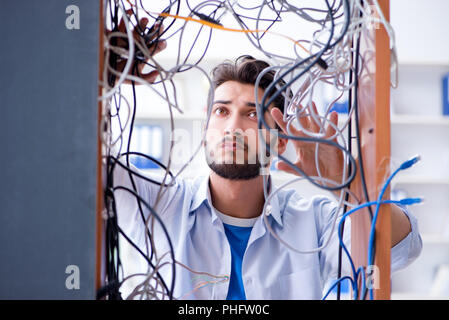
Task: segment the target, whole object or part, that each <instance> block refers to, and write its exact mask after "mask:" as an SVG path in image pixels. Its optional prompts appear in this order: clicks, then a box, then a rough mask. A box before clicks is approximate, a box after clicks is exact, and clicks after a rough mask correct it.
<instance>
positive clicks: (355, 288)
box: [323, 198, 422, 300]
mask: <svg viewBox="0 0 449 320" xmlns="http://www.w3.org/2000/svg"><path fill="white" fill-rule="evenodd" d="M421 201H422V200H421V198H405V199H401V200H383V201H380V202H378V201H370V202H366V203H363V204H361V205H359V206H357V207H355V208H353V209H351V210H349V211H348V212H346V213H345V214H344V215H343V216H342V218H341V219H340V222H339V228H338V230H339V232H338V239H339V242H340V245H341V247H342V248H343V250H344V252H345V254H346V256H347V257H348V259H349V262H350V264H351V269H352V272H353V275H354V279H352V278H351V277H349V276H345V277H342V278H339V279H337V280H336V281H335V283H334V284H333V285H332V286H331V287H330V288H329V289H328V291H327V293H326V294H325V296H324V297H323V300H325V299H326V297H327V296H328V295H329V293H330V292H331V291H332V289H333V288H334V287H335V286H336V285H337V284H338V283H339V282H341V281H343V280H345V279H350V280H352V281H351V284H352V288H353V291H354V297H355V299H356V298H357V296H358V285H357V279H358V276H359V274H361V275H362V277H363V279H362V280H363V281H362V284H363V286H365V283H364V279H365V274H364V270H363V267H359V268H358V269H357V270H355V266H354V261H353V260H352V258H351V254H350V253H349V251H348V249H347V248H346V246H345V244H344V242H343V239H342V234H341V232H340V230H341V228H340V227H341V224H342V223H343V221H344V220H345V219H346V218H347V217H348V216H350V215H351V214H353V213H354V212H356V211H358V210H360V209H363V208H366V207H368V206H372V205H377V206H378V207H379V206H380V205H381V204H401V205H411V204H415V203H420V202H421ZM362 271H363V272H362ZM362 292H363V291H362Z"/></svg>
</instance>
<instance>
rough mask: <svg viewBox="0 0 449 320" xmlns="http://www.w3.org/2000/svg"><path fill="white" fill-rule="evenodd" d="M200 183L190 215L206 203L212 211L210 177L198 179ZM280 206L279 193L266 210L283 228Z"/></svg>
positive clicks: (270, 183) (271, 186) (271, 189)
mask: <svg viewBox="0 0 449 320" xmlns="http://www.w3.org/2000/svg"><path fill="white" fill-rule="evenodd" d="M198 179H199V181H198V180H197V181H198V183H199V186H198V189H197V190H196V192H195V193H194V196H193V199H192V203H191V205H190V213H192V212H194V211H195V210H196V209H198V208H199V207H200V206H201V204H202V203H203V202H204V201H206V203H207V205H208V206H209V209H210V210H212V203H211V202H210V201H211V200H210V196H208V194H210V190H209V175H207V176H204V177H201V178H198ZM268 181H269V185H270V191H269V194H271V193H272V192H273V191H274V190H273V185H272V178H271V176H270V179H269V180H268ZM280 206H281V204H280V203H279V193H277V194H276V195H274V196H273V197H272V198H271V200H270V203H269V204H268V205H267V208H266V211H267V212H266V215H267V216H270V215H271V216H272V217H273V219H274V220H275V221H276V222H277V223H278V224H279V225H280V226H281V227H282V226H283V224H282V214H281V210H280ZM212 215H213V216H214V218H217V217H216V216H215V215H214V214H212Z"/></svg>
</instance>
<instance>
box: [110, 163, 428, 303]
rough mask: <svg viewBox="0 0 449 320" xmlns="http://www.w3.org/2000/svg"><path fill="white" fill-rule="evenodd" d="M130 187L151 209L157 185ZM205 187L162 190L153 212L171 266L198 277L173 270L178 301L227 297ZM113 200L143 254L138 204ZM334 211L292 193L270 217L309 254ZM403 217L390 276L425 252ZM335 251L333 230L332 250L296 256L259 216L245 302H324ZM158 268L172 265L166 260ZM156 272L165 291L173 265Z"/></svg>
mask: <svg viewBox="0 0 449 320" xmlns="http://www.w3.org/2000/svg"><path fill="white" fill-rule="evenodd" d="M134 170H136V169H135V168H134ZM151 178H152V179H155V177H153V176H151ZM134 180H135V183H136V186H137V191H138V193H139V195H140V196H141V197H142V198H143V199H145V200H146V201H147V202H148V203H149V204H150V205H153V204H154V202H155V199H156V196H157V193H158V190H159V186H158V185H156V184H153V183H150V182H147V181H144V180H143V179H141V178H137V177H135V178H134ZM159 180H160V178H159ZM169 180H170V178H169V177H168V178H167V181H169ZM114 182H115V185H116V186H117V185H123V186H126V187H128V188H132V187H131V184H130V181H129V176H128V173H127V172H126V171H125V170H123V169H121V168H118V167H117V168H116V170H115V172H114ZM208 182H209V176H201V177H197V178H195V179H192V180H187V179H178V180H177V181H176V183H175V185H174V186H172V187H168V188H166V192H165V193H164V194H163V195H162V196H161V197H160V200H159V202H158V204H157V206H156V207H155V208H154V209H155V211H156V212H157V213H158V215H159V217H160V218H161V219H162V221H163V222H164V225H165V227H166V230H167V232H168V234H169V236H170V240H171V243H172V247H173V250H174V254H175V258H176V260H177V261H179V262H180V263H181V264H183V265H185V266H187V267H189V268H190V269H191V270H195V271H197V272H200V274H197V273H193V272H191V271H190V270H188V269H187V268H184V267H183V266H182V265H181V264H176V274H175V279H176V281H175V287H174V298H176V299H220V300H224V299H226V295H227V293H228V286H229V276H230V274H231V252H230V246H229V243H228V240H227V238H226V234H225V231H224V227H223V222H222V219H220V218H218V217H217V214H216V212H215V210H211V208H212V204H211V200H210V197H208V193H209V183H208ZM115 198H116V203H117V212H118V222H119V225H120V227H121V228H122V229H123V230H124V231H125V232H126V234H127V235H128V236H129V237H130V238H131V239H133V241H134V242H136V243H137V244H138V245H139V246H140V247H141V248H142V250H143V251H145V252H146V243H147V241H146V239H145V236H146V230H145V226H144V223H143V222H142V218H141V215H140V213H139V209H138V205H137V201H136V199H135V198H134V197H133V196H132V195H131V194H129V193H127V192H126V191H123V190H117V191H115ZM336 208H337V204H336V202H335V201H334V200H333V199H330V198H328V197H325V196H315V197H313V198H307V199H306V198H303V197H301V195H300V194H299V193H298V192H296V191H295V190H280V191H279V192H278V193H277V194H276V195H275V196H273V197H272V199H271V210H270V212H269V213H268V216H267V218H268V222H269V223H270V224H271V227H272V229H273V231H274V232H275V233H276V234H277V235H278V236H279V237H280V238H281V239H283V240H284V241H286V242H287V243H289V244H291V245H294V246H295V247H296V248H298V249H300V250H310V249H313V248H317V247H319V246H321V245H322V244H323V243H324V242H325V241H326V239H327V238H328V237H329V234H330V231H331V227H332V221H333V217H334V215H335V214H337V210H336ZM403 210H404V212H405V214H406V215H407V216H408V218H409V220H410V222H411V229H412V231H411V232H410V233H409V234H408V235H407V237H406V238H404V239H403V240H402V241H401V242H400V243H398V244H397V245H396V246H394V247H393V248H392V249H391V268H392V271H393V272H394V271H396V270H398V269H401V268H404V267H406V266H407V265H409V264H410V263H411V262H412V261H413V260H414V259H416V257H417V256H418V255H419V254H420V252H421V249H422V241H421V237H420V235H419V232H418V226H417V221H416V218H415V217H414V216H413V215H412V214H410V212H408V210H407V209H405V208H404V209H403ZM144 214H145V217H147V216H148V214H149V210H146V209H144ZM340 214H341V213H340ZM335 229H336V228H335ZM345 230H346V231H345V233H344V241H345V244H346V245H347V247H348V250H350V234H351V232H350V230H351V229H350V219H347V221H346V224H345ZM153 236H154V240H155V243H156V246H157V251H156V255H155V256H157V257H161V256H163V254H164V253H166V252H169V243H168V241H167V237H166V236H165V234H164V232H163V230H162V228H161V226H160V224H158V223H156V224H155V229H154V232H153ZM147 239H148V238H147ZM338 247H339V246H338V236H337V233H336V232H335V231H334V233H333V234H332V240H331V242H330V244H329V245H328V246H327V247H325V248H324V249H323V250H321V251H319V252H317V253H313V254H299V253H295V252H293V251H291V250H289V249H288V248H287V247H286V246H284V245H283V244H282V243H280V242H279V241H278V240H277V239H276V238H274V237H273V235H272V234H271V233H270V232H269V230H267V228H266V226H265V222H264V219H263V217H262V215H261V216H259V217H258V218H256V220H255V222H254V225H253V229H252V231H251V235H250V238H249V240H248V245H247V249H246V252H245V254H244V257H243V263H242V279H243V284H244V288H245V294H246V298H247V299H248V300H252V299H321V298H322V295H323V288H324V285H325V284H326V282H327V281H328V280H330V279H336V278H337V262H338ZM136 255H138V254H137V253H136ZM140 261H142V267H141V268H142V272H146V271H147V270H148V267H147V265H146V264H145V260H143V259H141V260H140ZM162 261H169V262H170V261H171V259H170V256H169V254H166V255H165V256H164V257H163V259H162ZM343 261H344V262H343V268H344V270H343V274H350V269H349V267H348V266H349V264H348V261H347V259H346V257H345V256H343ZM159 272H160V273H161V275H162V276H163V278H164V280H165V281H166V283H167V285H168V286H170V285H169V284H170V283H171V279H172V265H171V264H166V265H164V266H163V267H161V268H160V270H159ZM212 275H213V276H214V277H213V276H212Z"/></svg>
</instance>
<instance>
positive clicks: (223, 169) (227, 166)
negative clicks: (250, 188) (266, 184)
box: [207, 161, 260, 180]
mask: <svg viewBox="0 0 449 320" xmlns="http://www.w3.org/2000/svg"><path fill="white" fill-rule="evenodd" d="M207 164H208V165H209V168H211V170H212V171H213V172H215V173H216V174H218V175H219V176H220V177H222V178H225V179H229V180H250V179H253V178H256V177H258V176H259V173H260V163H255V164H234V163H215V162H214V161H213V162H209V161H207Z"/></svg>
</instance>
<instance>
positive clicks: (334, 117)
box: [326, 111, 338, 138]
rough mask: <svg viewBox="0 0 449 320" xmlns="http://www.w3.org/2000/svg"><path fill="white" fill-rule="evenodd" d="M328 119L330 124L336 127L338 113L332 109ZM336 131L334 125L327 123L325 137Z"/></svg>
mask: <svg viewBox="0 0 449 320" xmlns="http://www.w3.org/2000/svg"><path fill="white" fill-rule="evenodd" d="M329 121H330V122H331V123H332V124H334V125H335V127H337V125H338V113H337V112H336V111H332V113H331V114H330V116H329ZM336 132H337V130H335V128H334V126H332V125H331V124H328V125H327V129H326V137H327V138H330V137H332V136H333V135H334V134H335V133H336ZM335 138H336V137H335Z"/></svg>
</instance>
